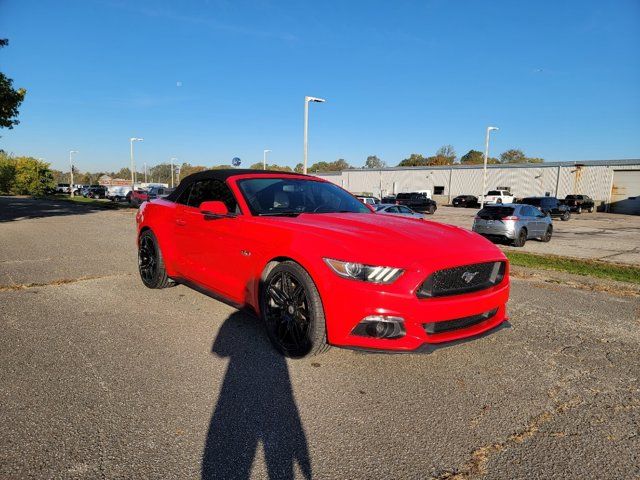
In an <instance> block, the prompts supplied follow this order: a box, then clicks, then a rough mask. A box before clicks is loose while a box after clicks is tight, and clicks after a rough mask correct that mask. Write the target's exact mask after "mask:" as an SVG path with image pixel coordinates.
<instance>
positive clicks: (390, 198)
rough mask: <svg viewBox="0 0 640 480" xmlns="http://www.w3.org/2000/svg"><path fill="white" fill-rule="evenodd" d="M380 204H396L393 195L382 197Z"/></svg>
mask: <svg viewBox="0 0 640 480" xmlns="http://www.w3.org/2000/svg"><path fill="white" fill-rule="evenodd" d="M380 203H396V196H395V195H387V196H386V197H382V200H381V201H380Z"/></svg>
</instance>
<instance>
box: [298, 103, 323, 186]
mask: <svg viewBox="0 0 640 480" xmlns="http://www.w3.org/2000/svg"><path fill="white" fill-rule="evenodd" d="M309 102H315V103H324V102H326V100H325V99H324V98H316V97H304V164H303V169H302V173H304V174H305V175H306V174H307V157H308V151H309V150H308V138H309Z"/></svg>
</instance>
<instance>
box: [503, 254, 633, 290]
mask: <svg viewBox="0 0 640 480" xmlns="http://www.w3.org/2000/svg"><path fill="white" fill-rule="evenodd" d="M504 253H505V255H506V256H507V258H508V259H509V262H510V263H511V265H515V266H520V267H529V268H539V269H543V270H556V271H559V272H567V273H573V274H575V275H584V276H589V277H598V278H606V279H609V280H617V281H620V282H629V283H634V284H640V266H636V265H620V264H617V263H607V262H601V261H598V260H584V259H580V258H570V257H561V256H558V255H536V254H533V253H524V252H511V251H509V252H504Z"/></svg>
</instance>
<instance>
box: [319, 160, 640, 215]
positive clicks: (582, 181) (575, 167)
mask: <svg viewBox="0 0 640 480" xmlns="http://www.w3.org/2000/svg"><path fill="white" fill-rule="evenodd" d="M482 170H483V167H482V165H459V164H456V165H446V166H432V167H393V168H383V169H364V168H363V169H349V170H343V171H342V172H329V173H317V174H314V173H313V172H309V173H311V174H312V175H317V176H319V177H322V178H325V179H326V180H329V181H331V182H333V183H335V184H337V185H340V186H341V187H343V188H345V189H346V190H349V191H350V192H352V193H357V194H360V193H365V194H371V195H375V196H377V197H380V198H382V197H384V196H386V195H390V194H397V193H401V192H415V191H419V190H429V191H430V192H431V193H432V196H433V198H434V199H435V200H437V201H438V203H442V204H447V203H451V200H452V199H453V198H454V197H456V196H457V195H475V196H479V195H480V194H481V193H482ZM487 190H509V191H511V193H512V194H513V195H515V196H516V198H523V197H529V196H544V195H550V196H554V197H558V198H560V199H562V198H564V197H565V196H566V195H570V194H582V195H589V196H590V197H591V198H593V199H594V200H595V202H596V206H597V207H598V210H602V211H611V212H616V213H628V214H635V215H640V160H588V161H583V162H548V163H536V164H531V163H529V164H509V165H488V166H487ZM485 193H486V192H485Z"/></svg>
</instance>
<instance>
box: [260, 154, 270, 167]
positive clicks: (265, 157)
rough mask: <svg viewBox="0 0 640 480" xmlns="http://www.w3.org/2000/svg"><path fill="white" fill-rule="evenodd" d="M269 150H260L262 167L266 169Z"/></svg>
mask: <svg viewBox="0 0 640 480" xmlns="http://www.w3.org/2000/svg"><path fill="white" fill-rule="evenodd" d="M270 151H271V150H264V151H263V152H262V169H263V170H266V169H267V153H269V152H270Z"/></svg>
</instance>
